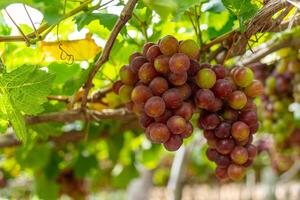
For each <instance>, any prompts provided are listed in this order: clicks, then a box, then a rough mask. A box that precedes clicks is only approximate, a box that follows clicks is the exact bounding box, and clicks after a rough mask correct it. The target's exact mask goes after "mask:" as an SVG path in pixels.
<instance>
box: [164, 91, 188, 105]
mask: <svg viewBox="0 0 300 200" xmlns="http://www.w3.org/2000/svg"><path fill="white" fill-rule="evenodd" d="M162 98H163V99H164V101H165V103H166V107H167V108H171V109H176V108H179V107H180V106H181V105H182V103H183V99H182V97H181V95H180V93H179V91H178V90H177V89H176V88H172V89H169V90H167V91H166V92H164V93H163V95H162Z"/></svg>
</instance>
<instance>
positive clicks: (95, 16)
mask: <svg viewBox="0 0 300 200" xmlns="http://www.w3.org/2000/svg"><path fill="white" fill-rule="evenodd" d="M118 18H119V17H118V15H114V14H110V13H82V14H80V15H78V16H76V17H74V20H75V23H76V24H77V26H78V30H79V31H80V30H81V29H82V28H83V27H84V26H85V25H88V24H89V23H91V22H92V21H94V20H98V21H99V24H101V25H103V26H104V27H105V28H107V29H108V30H110V31H111V30H112V29H113V27H114V25H115V23H116V22H117V20H118ZM125 30H126V29H124V28H123V29H122V30H121V33H122V34H125V33H126V31H125Z"/></svg>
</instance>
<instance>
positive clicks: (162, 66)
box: [154, 55, 170, 74]
mask: <svg viewBox="0 0 300 200" xmlns="http://www.w3.org/2000/svg"><path fill="white" fill-rule="evenodd" d="M169 61H170V57H169V56H166V55H160V56H158V57H157V58H155V60H154V68H155V69H156V71H157V72H159V73H162V74H167V73H169V72H170V68H169Z"/></svg>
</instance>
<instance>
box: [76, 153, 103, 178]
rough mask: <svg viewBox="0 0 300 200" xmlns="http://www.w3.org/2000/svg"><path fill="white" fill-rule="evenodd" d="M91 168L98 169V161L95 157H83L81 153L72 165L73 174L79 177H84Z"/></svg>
mask: <svg viewBox="0 0 300 200" xmlns="http://www.w3.org/2000/svg"><path fill="white" fill-rule="evenodd" d="M83 163H84V164H83ZM93 168H98V161H97V158H96V156H95V155H89V156H85V155H83V154H82V153H81V154H80V155H79V156H78V158H77V160H76V162H75V164H74V170H75V174H76V175H77V176H79V177H84V176H86V175H87V174H88V173H89V172H90V171H91V169H93Z"/></svg>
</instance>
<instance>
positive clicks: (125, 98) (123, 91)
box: [119, 85, 133, 103]
mask: <svg viewBox="0 0 300 200" xmlns="http://www.w3.org/2000/svg"><path fill="white" fill-rule="evenodd" d="M132 90H133V87H132V86H130V85H122V86H121V87H120V90H119V96H120V100H121V102H122V103H128V102H130V101H131V98H130V97H131V92H132Z"/></svg>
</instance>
